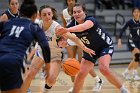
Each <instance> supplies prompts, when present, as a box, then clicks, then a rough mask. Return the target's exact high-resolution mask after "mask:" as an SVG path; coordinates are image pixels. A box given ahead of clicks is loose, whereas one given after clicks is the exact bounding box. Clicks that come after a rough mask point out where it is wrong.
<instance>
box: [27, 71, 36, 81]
mask: <svg viewBox="0 0 140 93" xmlns="http://www.w3.org/2000/svg"><path fill="white" fill-rule="evenodd" d="M37 72H38V71H37V70H36V69H30V70H29V72H28V76H27V77H29V78H32V79H34V77H35V75H36V74H37Z"/></svg>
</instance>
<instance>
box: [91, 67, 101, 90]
mask: <svg viewBox="0 0 140 93" xmlns="http://www.w3.org/2000/svg"><path fill="white" fill-rule="evenodd" d="M89 74H90V75H91V76H92V77H93V78H95V85H94V87H93V91H96V92H98V91H100V90H101V87H102V84H103V80H102V79H101V78H100V77H99V76H98V75H97V74H96V72H95V71H94V68H92V69H91V70H90V71H89Z"/></svg>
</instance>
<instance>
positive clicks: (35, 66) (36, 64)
mask: <svg viewBox="0 0 140 93" xmlns="http://www.w3.org/2000/svg"><path fill="white" fill-rule="evenodd" d="M43 64H44V61H43V60H42V59H41V58H40V57H37V56H35V57H34V58H33V60H32V62H31V65H30V67H29V68H30V69H29V71H28V73H27V74H26V76H25V77H24V82H23V84H22V87H21V88H22V93H26V91H27V90H28V88H29V87H30V84H31V81H32V80H33V79H34V77H35V75H36V74H37V72H38V71H39V70H40V68H41V67H42V66H43Z"/></svg>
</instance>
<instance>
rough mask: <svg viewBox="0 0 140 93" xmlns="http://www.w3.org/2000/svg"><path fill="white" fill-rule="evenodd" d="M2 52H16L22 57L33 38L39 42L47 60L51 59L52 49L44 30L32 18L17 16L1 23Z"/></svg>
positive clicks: (0, 45) (0, 51) (0, 39)
mask: <svg viewBox="0 0 140 93" xmlns="http://www.w3.org/2000/svg"><path fill="white" fill-rule="evenodd" d="M0 25H3V26H0V33H1V37H0V53H14V54H16V55H18V56H20V57H21V58H22V59H23V57H24V55H25V54H26V50H27V48H28V47H29V46H30V44H31V42H32V41H33V40H36V41H37V42H39V44H40V46H41V48H42V52H43V56H44V60H45V62H49V61H50V49H49V45H48V42H47V39H46V36H45V34H44V31H43V30H42V29H41V28H40V27H39V26H38V25H37V24H35V23H33V22H31V20H29V19H26V18H15V19H13V20H9V21H7V22H5V23H0Z"/></svg>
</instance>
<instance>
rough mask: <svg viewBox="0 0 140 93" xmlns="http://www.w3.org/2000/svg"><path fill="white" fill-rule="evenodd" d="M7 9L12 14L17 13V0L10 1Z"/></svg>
mask: <svg viewBox="0 0 140 93" xmlns="http://www.w3.org/2000/svg"><path fill="white" fill-rule="evenodd" d="M9 8H10V10H11V11H12V12H17V11H18V9H19V2H18V0H11V2H10V3H9Z"/></svg>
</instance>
